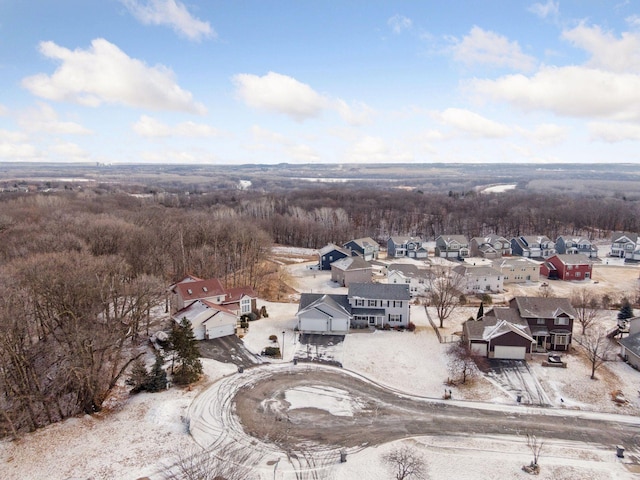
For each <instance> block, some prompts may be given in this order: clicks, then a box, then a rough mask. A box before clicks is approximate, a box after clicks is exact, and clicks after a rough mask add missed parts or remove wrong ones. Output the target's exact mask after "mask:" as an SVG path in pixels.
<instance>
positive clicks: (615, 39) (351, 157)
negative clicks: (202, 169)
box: [0, 0, 640, 164]
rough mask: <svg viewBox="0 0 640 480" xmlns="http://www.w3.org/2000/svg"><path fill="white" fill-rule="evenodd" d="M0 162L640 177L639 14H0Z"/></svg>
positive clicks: (593, 10) (168, 3)
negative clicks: (455, 167)
mask: <svg viewBox="0 0 640 480" xmlns="http://www.w3.org/2000/svg"><path fill="white" fill-rule="evenodd" d="M0 161H5V162H6V161H21V162H28V161H32V162H33V161H67V162H106V163H149V162H154V163H184V164H188V163H216V164H240V163H281V162H288V163H316V162H318V163H351V162H367V163H375V162H403V163H405V162H420V163H422V162H427V163H431V162H455V163H460V162H476V163H479V162H511V163H526V162H539V163H552V162H584V163H589V162H611V163H617V162H640V1H638V0H626V1H625V0H556V1H548V0H542V1H540V2H531V1H519V0H483V1H468V0H448V1H446V2H444V1H441V0H413V1H409V0H405V1H381V0H323V1H318V0H243V1H234V0H55V1H52V0H0Z"/></svg>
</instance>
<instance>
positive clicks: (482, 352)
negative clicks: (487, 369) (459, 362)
mask: <svg viewBox="0 0 640 480" xmlns="http://www.w3.org/2000/svg"><path fill="white" fill-rule="evenodd" d="M471 353H472V354H474V355H479V356H481V357H486V356H487V344H486V343H473V342H472V343H471Z"/></svg>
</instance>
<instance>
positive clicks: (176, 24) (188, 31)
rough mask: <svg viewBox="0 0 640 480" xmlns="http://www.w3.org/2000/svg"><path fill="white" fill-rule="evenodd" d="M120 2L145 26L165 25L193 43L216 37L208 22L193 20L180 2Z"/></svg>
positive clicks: (163, 0)
mask: <svg viewBox="0 0 640 480" xmlns="http://www.w3.org/2000/svg"><path fill="white" fill-rule="evenodd" d="M120 1H121V2H122V4H123V5H124V6H125V7H127V9H128V10H129V11H130V12H131V14H132V15H133V16H134V17H136V18H137V19H138V20H139V21H140V22H142V23H143V24H145V25H167V26H169V27H171V28H172V29H173V30H174V31H175V32H177V33H178V34H180V35H183V36H185V37H187V38H188V39H189V40H195V41H198V40H201V39H202V38H215V37H216V36H217V35H216V32H215V31H214V30H213V28H211V25H210V24H209V22H203V21H202V20H199V19H197V18H195V17H194V16H193V15H191V14H190V13H189V11H188V10H187V7H185V5H184V4H183V3H182V2H179V1H176V0H148V1H147V2H143V1H139V0H120Z"/></svg>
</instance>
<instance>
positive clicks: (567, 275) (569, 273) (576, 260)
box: [540, 253, 593, 280]
mask: <svg viewBox="0 0 640 480" xmlns="http://www.w3.org/2000/svg"><path fill="white" fill-rule="evenodd" d="M592 270H593V263H592V262H591V260H589V258H587V257H586V256H584V255H581V254H576V255H570V254H560V253H557V254H555V255H552V256H551V257H549V258H547V260H546V261H545V262H544V263H543V264H542V265H540V273H541V274H542V275H544V276H546V277H547V278H549V279H560V280H588V279H590V278H591V275H592Z"/></svg>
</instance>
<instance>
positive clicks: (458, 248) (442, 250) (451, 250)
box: [435, 235, 470, 258]
mask: <svg viewBox="0 0 640 480" xmlns="http://www.w3.org/2000/svg"><path fill="white" fill-rule="evenodd" d="M469 253H470V252H469V240H467V237H465V236H464V235H440V236H438V238H436V249H435V255H436V257H442V258H467V257H468V256H469Z"/></svg>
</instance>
